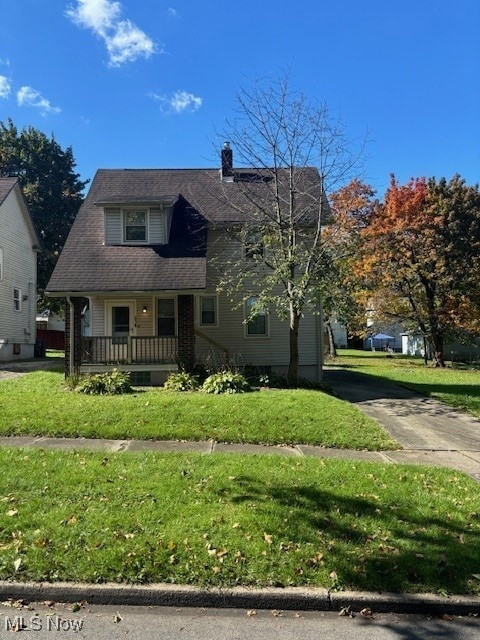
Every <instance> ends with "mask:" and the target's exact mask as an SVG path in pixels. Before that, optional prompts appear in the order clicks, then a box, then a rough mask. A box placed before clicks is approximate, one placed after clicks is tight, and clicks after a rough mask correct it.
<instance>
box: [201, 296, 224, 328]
mask: <svg viewBox="0 0 480 640" xmlns="http://www.w3.org/2000/svg"><path fill="white" fill-rule="evenodd" d="M206 298H212V299H213V304H214V309H213V313H214V322H207V323H204V322H202V311H203V309H202V301H203V300H204V299H206ZM198 326H199V327H205V328H207V329H208V328H209V327H212V328H215V327H218V326H219V325H218V294H216V293H206V294H201V295H199V296H198Z"/></svg>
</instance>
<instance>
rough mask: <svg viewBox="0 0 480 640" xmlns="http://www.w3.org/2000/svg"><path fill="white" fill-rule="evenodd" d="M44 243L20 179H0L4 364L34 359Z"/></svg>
mask: <svg viewBox="0 0 480 640" xmlns="http://www.w3.org/2000/svg"><path fill="white" fill-rule="evenodd" d="M39 247H40V242H39V239H38V237H37V234H36V232H35V229H34V227H33V223H32V219H31V217H30V214H29V211H28V207H27V203H26V201H25V198H24V196H23V193H22V190H21V188H20V183H19V181H18V179H17V178H0V361H11V360H20V359H26V358H33V356H34V351H35V339H36V333H35V315H36V311H37V309H36V307H37V253H38V251H39Z"/></svg>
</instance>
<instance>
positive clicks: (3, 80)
mask: <svg viewBox="0 0 480 640" xmlns="http://www.w3.org/2000/svg"><path fill="white" fill-rule="evenodd" d="M11 89H12V85H11V84H10V80H9V79H8V78H7V76H0V98H8V96H9V95H10V91H11Z"/></svg>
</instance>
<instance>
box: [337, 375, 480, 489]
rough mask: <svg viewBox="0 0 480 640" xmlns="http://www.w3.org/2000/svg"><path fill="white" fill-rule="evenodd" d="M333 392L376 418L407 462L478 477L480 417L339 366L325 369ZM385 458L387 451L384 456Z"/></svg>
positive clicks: (479, 467)
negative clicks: (399, 445)
mask: <svg viewBox="0 0 480 640" xmlns="http://www.w3.org/2000/svg"><path fill="white" fill-rule="evenodd" d="M325 379H326V381H327V382H329V383H330V384H331V385H332V387H333V390H334V391H335V393H336V394H337V395H338V396H340V397H341V398H344V399H345V400H348V401H349V402H352V403H353V404H355V405H356V406H357V407H358V408H359V409H361V410H362V411H364V412H365V413H366V414H367V415H369V416H370V417H372V418H374V419H375V420H376V421H377V422H379V423H380V424H381V425H382V426H383V427H384V428H385V429H386V430H387V431H388V433H389V434H390V435H391V436H392V437H393V438H395V439H396V440H397V441H398V442H399V443H400V444H401V445H402V447H403V448H404V449H405V450H406V451H405V452H402V457H404V455H405V453H406V452H409V453H410V458H411V461H418V462H421V463H423V462H426V461H427V456H428V459H429V461H431V463H433V462H434V461H437V462H438V464H439V465H442V466H443V465H446V466H451V467H454V468H457V469H460V470H462V471H466V472H467V473H469V474H470V475H472V476H474V477H476V478H477V479H480V420H477V419H476V418H473V417H472V416H469V415H467V414H465V413H462V412H461V411H457V410H456V409H452V408H451V407H448V406H447V405H444V404H442V403H441V402H439V401H437V400H433V399H431V398H427V397H426V396H422V395H420V394H419V393H416V392H414V391H410V390H409V389H406V388H404V387H400V386H398V385H394V384H391V383H388V382H383V381H381V380H377V379H375V378H373V377H369V376H366V375H362V374H359V373H354V372H352V371H348V370H345V369H333V368H332V369H328V370H326V371H325ZM388 455H389V456H390V457H391V452H389V454H388Z"/></svg>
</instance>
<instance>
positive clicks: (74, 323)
mask: <svg viewBox="0 0 480 640" xmlns="http://www.w3.org/2000/svg"><path fill="white" fill-rule="evenodd" d="M302 171H303V173H304V182H305V183H306V184H308V185H310V186H311V188H312V190H313V189H317V190H318V189H319V184H320V181H319V177H318V172H317V171H316V169H313V168H312V169H302ZM266 180H267V178H266V177H265V175H264V174H263V173H262V172H261V171H256V170H255V169H236V170H234V169H233V163H232V150H231V149H230V148H229V146H228V145H226V146H225V147H224V149H223V150H222V168H221V169H220V171H219V170H218V169H124V170H121V169H111V170H104V169H100V170H98V171H97V173H96V175H95V178H94V180H93V182H92V185H91V188H90V191H89V193H88V196H87V197H86V199H85V201H84V203H83V205H82V207H81V208H80V211H79V213H78V215H77V218H76V220H75V222H74V224H73V227H72V229H71V232H70V234H69V236H68V239H67V241H66V243H65V246H64V249H63V251H62V253H61V255H60V258H59V260H58V262H57V265H56V267H55V270H54V272H53V274H52V277H51V279H50V282H49V284H48V287H47V293H48V295H50V296H56V297H65V298H66V300H67V314H66V353H65V358H66V373H67V374H70V373H84V372H99V371H106V370H109V369H112V368H113V367H117V368H119V369H120V370H127V371H130V372H131V373H132V375H133V379H134V380H135V381H137V383H141V384H161V383H162V382H163V381H164V379H165V377H166V375H167V374H168V372H169V371H172V370H176V369H177V368H178V367H183V368H186V369H192V368H193V367H194V365H195V364H196V363H198V362H202V361H205V360H206V359H207V358H209V357H211V354H212V353H215V354H216V356H215V357H216V358H217V361H220V360H221V359H223V360H224V361H228V360H230V361H233V362H235V364H237V365H239V366H246V365H253V366H256V367H259V368H262V369H266V370H267V371H269V370H272V371H275V372H277V373H282V374H284V373H286V371H287V368H288V362H289V325H288V322H285V321H281V320H280V319H279V318H278V317H277V316H276V315H275V313H274V312H273V310H265V311H263V312H261V313H260V314H259V315H257V316H256V317H255V318H254V319H251V318H250V319H249V308H250V306H251V305H252V304H254V303H255V296H253V295H252V296H251V298H248V299H246V301H245V303H244V304H240V305H238V304H237V305H235V304H234V303H235V301H233V303H232V300H231V299H230V297H229V296H227V295H226V294H225V293H222V292H220V293H217V284H218V263H217V264H216V262H215V257H216V256H218V252H219V251H225V250H226V249H227V250H228V243H229V242H234V241H233V240H231V239H230V237H231V235H232V234H230V235H229V232H231V231H232V229H237V230H238V229H241V228H244V227H245V226H247V225H248V223H249V220H250V219H251V218H249V215H248V214H249V211H250V210H251V207H252V199H251V198H250V197H249V195H248V194H247V193H246V191H245V189H244V188H242V187H245V184H246V183H248V189H249V194H250V195H252V193H254V192H255V191H256V192H258V193H261V192H262V190H263V191H265V181H266ZM243 237H245V236H243ZM249 259H252V255H251V252H249V251H248V250H247V251H245V260H249ZM85 299H87V300H88V305H89V331H88V334H89V335H82V329H81V327H82V321H81V316H82V311H83V310H84V308H85V302H86V300H85ZM241 299H242V298H241V297H240V302H241ZM237 302H238V301H237ZM321 345H322V335H321V324H320V320H319V317H318V315H316V314H314V313H311V312H308V313H306V314H305V316H304V317H303V318H302V324H301V332H300V341H299V375H300V376H302V377H306V378H310V379H312V380H316V379H318V378H319V377H320V375H321V361H322V356H321V352H322V348H321Z"/></svg>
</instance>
